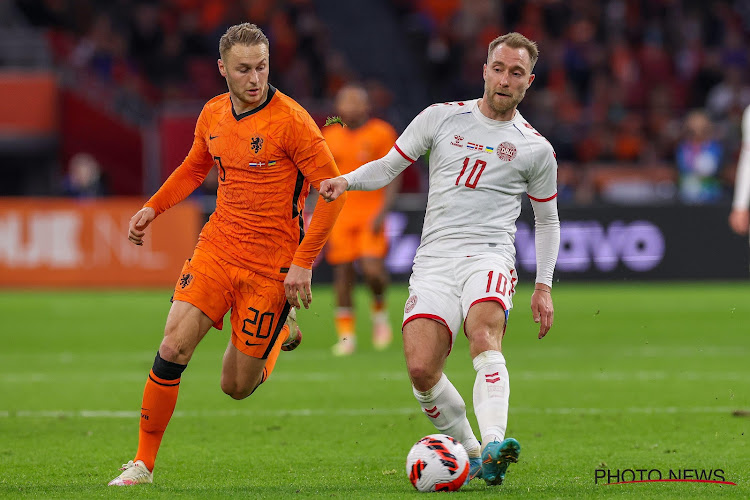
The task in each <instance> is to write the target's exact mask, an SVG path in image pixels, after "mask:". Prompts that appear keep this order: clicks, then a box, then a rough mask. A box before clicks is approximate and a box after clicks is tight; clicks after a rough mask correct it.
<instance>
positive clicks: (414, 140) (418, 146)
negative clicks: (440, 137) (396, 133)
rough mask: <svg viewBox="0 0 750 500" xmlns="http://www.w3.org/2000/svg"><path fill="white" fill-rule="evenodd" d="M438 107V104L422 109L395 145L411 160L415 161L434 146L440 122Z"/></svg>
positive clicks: (402, 154)
mask: <svg viewBox="0 0 750 500" xmlns="http://www.w3.org/2000/svg"><path fill="white" fill-rule="evenodd" d="M438 109H439V108H438V106H430V107H428V108H425V109H424V110H422V112H421V113H419V114H418V115H417V116H415V117H414V119H413V120H412V121H411V123H410V124H409V126H408V127H406V130H404V132H403V133H402V134H401V136H400V137H399V138H398V139H397V140H396V143H395V144H394V145H393V147H394V148H396V151H398V152H399V153H400V154H401V156H403V157H404V158H406V159H407V160H409V161H410V162H412V163H414V162H415V161H417V159H418V158H419V157H420V156H422V155H423V154H425V153H426V152H427V151H428V150H429V149H431V148H432V145H433V142H434V138H435V132H436V130H437V126H438V122H439V120H438V119H437V116H436V114H437V110H438Z"/></svg>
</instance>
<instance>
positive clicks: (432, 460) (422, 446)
mask: <svg viewBox="0 0 750 500" xmlns="http://www.w3.org/2000/svg"><path fill="white" fill-rule="evenodd" d="M469 468H470V467H469V456H468V455H467V454H466V450H465V449H464V446H463V445H462V444H461V443H459V442H458V441H456V440H455V439H453V438H452V437H450V436H446V435H445V434H430V435H429V436H425V437H423V438H422V439H420V440H419V441H417V442H416V444H414V446H412V447H411V450H410V451H409V454H408V455H407V456H406V474H407V475H408V476H409V480H410V481H411V484H412V485H414V487H415V488H416V489H417V490H418V491H423V492H427V491H456V490H458V489H459V488H460V487H461V486H463V484H464V482H465V481H466V478H467V477H469Z"/></svg>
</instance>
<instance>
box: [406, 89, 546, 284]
mask: <svg viewBox="0 0 750 500" xmlns="http://www.w3.org/2000/svg"><path fill="white" fill-rule="evenodd" d="M478 102H479V99H475V100H471V101H465V102H452V103H444V104H434V105H432V106H430V107H428V108H426V109H425V110H424V111H422V113H420V114H419V115H418V116H417V117H416V118H414V120H413V121H412V122H411V124H409V126H408V127H407V128H406V130H405V131H404V133H403V134H402V135H401V136H400V137H399V138H398V140H397V141H396V145H395V148H396V149H397V150H398V152H399V153H401V154H402V155H403V156H404V157H405V158H406V159H408V160H410V161H412V162H413V161H415V160H416V159H417V158H419V157H420V156H422V155H423V154H425V153H426V152H427V151H428V150H429V151H430V156H429V183H430V188H429V193H428V201H427V211H426V214H425V220H424V226H423V229H422V242H421V245H420V246H419V249H418V250H417V256H419V255H430V256H466V255H470V254H476V253H486V252H504V253H505V252H509V253H510V254H511V256H512V257H513V258H515V247H514V245H513V243H514V241H515V233H516V219H517V218H518V216H519V215H520V213H521V196H522V195H523V194H524V193H528V195H529V197H530V198H531V199H532V200H535V201H548V200H553V199H554V198H555V197H556V196H557V161H556V159H555V153H554V150H553V149H552V145H551V144H550V143H549V142H548V141H547V140H546V139H545V138H544V137H542V136H541V134H539V133H538V132H537V131H536V130H534V128H533V127H532V126H531V125H529V124H528V122H526V120H524V118H523V116H521V113H519V112H518V111H516V114H515V116H514V118H513V119H512V120H510V121H497V120H492V119H490V118H487V117H486V116H484V115H483V114H482V112H481V111H480V110H479V106H478ZM556 253H557V252H556V248H555V255H556ZM553 265H554V264H553ZM545 281H546V280H545Z"/></svg>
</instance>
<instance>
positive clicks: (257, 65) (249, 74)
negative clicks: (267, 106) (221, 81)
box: [219, 43, 268, 113]
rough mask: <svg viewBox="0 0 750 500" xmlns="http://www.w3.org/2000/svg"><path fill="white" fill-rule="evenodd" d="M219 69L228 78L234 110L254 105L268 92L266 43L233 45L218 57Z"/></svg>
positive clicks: (263, 98) (237, 110)
mask: <svg viewBox="0 0 750 500" xmlns="http://www.w3.org/2000/svg"><path fill="white" fill-rule="evenodd" d="M219 72H220V73H221V76H223V77H224V78H225V79H226V80H227V86H228V87H229V92H230V94H231V96H232V104H234V107H235V112H237V113H244V112H246V111H250V110H252V109H255V108H257V107H258V106H260V105H261V104H263V102H264V101H265V100H266V96H267V95H268V47H266V45H265V44H263V43H259V44H255V45H241V44H237V45H233V46H232V47H231V48H230V49H229V50H228V51H227V53H226V54H224V57H222V58H221V59H219Z"/></svg>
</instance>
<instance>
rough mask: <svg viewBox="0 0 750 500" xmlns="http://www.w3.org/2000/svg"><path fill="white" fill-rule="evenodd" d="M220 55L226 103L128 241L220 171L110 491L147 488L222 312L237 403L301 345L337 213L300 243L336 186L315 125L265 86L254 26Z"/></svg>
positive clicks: (212, 114)
mask: <svg viewBox="0 0 750 500" xmlns="http://www.w3.org/2000/svg"><path fill="white" fill-rule="evenodd" d="M219 53H220V56H221V58H220V59H219V60H218V66H219V72H220V73H221V75H222V76H223V77H224V78H225V79H226V81H227V86H228V87H229V92H228V93H226V94H222V95H220V96H217V97H215V98H213V99H211V100H210V101H208V103H207V104H206V105H205V106H204V108H203V111H202V112H201V114H200V116H199V117H198V122H197V124H196V128H195V139H194V141H193V146H192V148H191V149H190V152H189V154H188V156H187V158H186V159H185V161H184V162H183V163H182V164H181V165H180V166H179V167H178V168H177V169H176V170H175V171H174V172H173V173H172V175H171V176H170V177H169V179H167V180H166V182H165V183H164V185H162V187H161V188H160V189H159V191H157V193H156V194H155V195H154V196H153V197H152V198H151V199H150V200H149V201H148V202H147V203H146V205H145V206H144V207H143V208H142V209H141V210H140V211H138V212H137V213H136V214H135V215H134V216H133V218H132V219H131V221H130V227H129V239H130V241H132V242H133V243H135V244H136V245H141V244H142V243H143V237H144V234H145V229H146V227H148V225H149V224H150V223H151V222H152V221H153V220H154V218H156V216H158V215H159V214H161V213H162V212H164V211H165V210H167V209H169V208H170V207H172V206H174V205H175V204H177V203H179V202H180V201H182V200H183V199H185V198H186V197H187V196H188V195H189V194H190V193H191V192H193V190H195V189H196V188H197V187H198V186H200V184H201V182H203V180H204V178H205V177H206V175H207V174H208V172H209V171H210V170H211V168H212V167H213V166H214V165H215V166H216V167H217V171H218V176H219V187H218V193H217V200H216V211H215V212H214V213H213V215H211V218H210V219H209V221H208V222H207V223H206V225H205V226H204V227H203V230H202V231H201V234H200V238H199V240H198V244H197V245H196V248H195V252H194V253H193V257H192V259H190V260H188V261H187V262H186V263H185V266H184V267H183V269H182V273H181V274H180V278H179V279H178V281H177V284H176V286H175V292H174V297H173V298H174V301H173V303H172V307H171V309H170V311H169V316H168V317H167V324H166V327H165V331H164V339H163V340H162V343H161V345H160V346H159V351H158V352H157V353H156V358H155V360H154V364H153V368H152V369H151V372H150V373H149V376H148V379H147V381H146V388H145V390H144V393H143V404H142V406H141V420H140V433H139V439H138V451H137V452H136V455H135V458H134V459H133V460H131V461H130V462H128V463H127V464H125V465H124V466H123V472H122V474H120V475H119V476H118V477H117V478H115V479H114V480H112V481H111V482H110V483H109V484H110V485H117V486H126V485H133V484H139V483H150V482H152V481H153V468H154V462H155V460H156V454H157V452H158V450H159V445H160V444H161V440H162V436H163V435H164V431H165V429H166V428H167V424H168V423H169V420H170V418H171V416H172V413H173V411H174V408H175V404H176V402H177V391H178V389H179V385H180V377H181V375H182V372H183V371H184V370H185V368H186V367H187V363H188V361H190V358H191V357H192V355H193V352H194V351H195V348H196V347H197V345H198V343H199V342H200V341H201V339H202V338H203V337H204V336H205V335H206V333H207V332H208V330H209V329H210V328H211V326H214V327H215V328H217V329H221V328H222V323H223V318H224V315H225V314H226V312H227V311H229V310H230V309H231V310H232V314H231V326H232V333H231V341H230V342H229V345H228V346H227V349H226V352H225V353H224V361H223V367H222V373H221V388H222V390H223V391H224V392H225V393H226V394H228V395H229V396H231V397H232V398H234V399H243V398H246V397H247V396H249V395H250V394H252V393H253V391H254V390H255V389H256V388H257V387H258V386H259V385H260V384H262V383H263V382H265V381H266V380H267V379H268V377H269V376H270V375H271V372H272V371H273V368H274V365H275V363H276V359H277V357H278V355H279V351H280V350H282V349H283V350H291V349H294V348H295V347H296V346H297V345H298V343H299V341H300V340H301V332H300V331H299V329H298V328H297V326H296V322H295V321H294V320H293V318H290V319H289V320H288V316H290V317H291V316H293V314H294V309H290V308H291V307H297V308H298V307H300V298H301V301H302V304H303V305H304V306H305V307H306V308H307V307H308V306H309V304H310V301H311V300H312V292H311V289H310V280H311V278H312V270H311V269H312V263H313V261H314V260H315V258H316V256H317V255H318V253H319V252H320V250H321V249H322V248H323V245H324V244H325V242H326V239H327V238H328V235H329V234H330V231H331V228H332V227H333V225H334V223H335V221H336V217H337V215H338V213H339V211H340V210H341V207H342V205H343V200H342V201H341V202H338V203H336V204H335V205H329V204H325V203H321V204H319V205H318V206H317V207H316V209H315V212H314V213H313V217H312V221H311V223H310V227H309V231H308V233H307V235H305V232H304V227H303V223H302V217H301V216H300V214H301V213H302V209H303V207H304V203H305V198H306V197H307V194H308V192H309V190H310V185H312V186H314V187H316V188H317V187H318V186H319V183H320V181H321V180H323V179H325V178H329V177H331V176H336V175H338V168H337V167H336V164H335V162H334V160H333V156H332V155H331V152H330V150H329V149H328V146H326V143H325V141H324V139H323V136H322V135H321V133H320V130H319V129H318V127H317V125H315V122H314V121H313V120H312V118H311V117H310V115H309V114H308V113H307V112H306V111H305V110H304V109H303V108H302V107H301V106H300V105H299V104H297V103H296V102H295V101H293V100H292V99H291V98H289V97H287V96H286V95H284V94H282V93H281V92H279V91H278V90H276V89H275V88H274V87H272V86H271V85H269V83H268V72H269V45H268V39H267V38H266V36H265V35H264V34H263V32H262V31H261V30H260V29H259V28H258V27H257V26H255V25H253V24H248V23H245V24H240V25H236V26H232V27H230V28H229V29H228V30H227V32H226V33H225V34H224V35H223V36H222V37H221V40H220V42H219ZM303 237H304V240H303ZM285 323H287V324H286V325H285Z"/></svg>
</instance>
